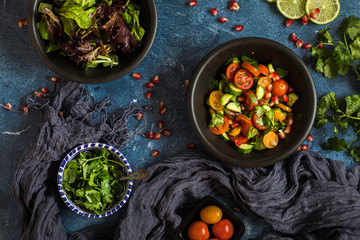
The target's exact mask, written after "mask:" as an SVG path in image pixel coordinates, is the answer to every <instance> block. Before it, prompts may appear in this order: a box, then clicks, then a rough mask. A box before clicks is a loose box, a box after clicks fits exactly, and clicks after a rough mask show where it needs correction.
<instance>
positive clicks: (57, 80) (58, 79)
mask: <svg viewBox="0 0 360 240" xmlns="http://www.w3.org/2000/svg"><path fill="white" fill-rule="evenodd" d="M51 81H52V82H53V83H58V82H60V78H59V77H52V78H51Z"/></svg>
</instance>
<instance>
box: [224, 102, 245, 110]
mask: <svg viewBox="0 0 360 240" xmlns="http://www.w3.org/2000/svg"><path fill="white" fill-rule="evenodd" d="M226 109H229V110H231V111H233V112H241V107H240V103H237V102H229V103H228V104H227V105H226Z"/></svg>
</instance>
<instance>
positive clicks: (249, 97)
mask: <svg viewBox="0 0 360 240" xmlns="http://www.w3.org/2000/svg"><path fill="white" fill-rule="evenodd" d="M244 95H245V104H244V105H245V109H246V110H249V111H252V110H254V108H255V106H257V105H259V100H258V99H257V98H256V95H255V93H253V92H252V91H246V92H245V94H244Z"/></svg>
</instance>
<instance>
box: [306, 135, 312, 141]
mask: <svg viewBox="0 0 360 240" xmlns="http://www.w3.org/2000/svg"><path fill="white" fill-rule="evenodd" d="M306 140H308V141H309V142H312V141H313V140H314V138H313V136H312V135H311V133H309V135H307V137H306Z"/></svg>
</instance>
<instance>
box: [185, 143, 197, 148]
mask: <svg viewBox="0 0 360 240" xmlns="http://www.w3.org/2000/svg"><path fill="white" fill-rule="evenodd" d="M194 148H195V144H193V143H188V144H186V149H194Z"/></svg>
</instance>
